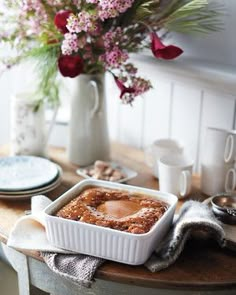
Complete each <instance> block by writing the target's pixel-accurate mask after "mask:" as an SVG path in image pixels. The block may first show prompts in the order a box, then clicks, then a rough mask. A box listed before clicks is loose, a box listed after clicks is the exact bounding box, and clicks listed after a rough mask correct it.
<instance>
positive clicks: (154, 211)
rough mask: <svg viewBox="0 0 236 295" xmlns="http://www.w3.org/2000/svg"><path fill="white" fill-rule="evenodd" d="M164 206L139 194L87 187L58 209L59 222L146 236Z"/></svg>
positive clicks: (166, 205)
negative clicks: (66, 221) (75, 222)
mask: <svg viewBox="0 0 236 295" xmlns="http://www.w3.org/2000/svg"><path fill="white" fill-rule="evenodd" d="M167 209H168V204H166V203H164V202H163V201H159V200H157V199H155V198H152V197H150V196H146V195H142V194H140V193H129V192H128V191H120V190H114V189H108V188H101V187H90V188H87V189H85V190H84V191H82V192H81V193H80V194H79V195H78V196H77V197H76V198H75V199H73V200H72V201H70V202H69V203H68V204H66V205H65V206H64V207H62V208H61V209H60V210H59V211H58V212H57V213H56V214H55V215H56V216H58V217H61V218H66V219H70V220H75V221H80V222H85V223H90V224H95V225H98V226H104V227H109V228H111V229H116V230H120V231H125V232H129V233H134V234H143V233H147V232H148V231H149V230H150V229H151V228H152V226H153V225H154V224H155V223H156V222H157V221H158V220H159V219H160V218H161V216H162V215H163V214H164V213H165V211H166V210H167Z"/></svg>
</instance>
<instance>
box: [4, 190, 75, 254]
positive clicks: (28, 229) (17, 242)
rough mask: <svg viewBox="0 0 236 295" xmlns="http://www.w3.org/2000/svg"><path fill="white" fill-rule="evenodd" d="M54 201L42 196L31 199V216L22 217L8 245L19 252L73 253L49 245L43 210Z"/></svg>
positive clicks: (12, 232)
mask: <svg viewBox="0 0 236 295" xmlns="http://www.w3.org/2000/svg"><path fill="white" fill-rule="evenodd" d="M51 202H52V201H51V200H50V199H48V198H47V197H45V196H43V195H40V196H35V197H32V198H31V214H30V215H26V216H23V217H21V218H20V219H19V220H18V221H17V222H16V224H15V225H14V227H13V229H12V231H11V233H10V236H9V238H8V242H7V245H8V246H9V247H13V248H16V249H19V250H22V249H24V250H36V251H47V252H56V253H71V252H68V251H65V250H62V249H59V248H56V247H54V246H52V245H50V244H49V242H48V240H47V237H46V232H45V227H44V226H45V220H44V213H43V210H44V209H45V208H46V207H47V206H48V205H49V204H50V203H51Z"/></svg>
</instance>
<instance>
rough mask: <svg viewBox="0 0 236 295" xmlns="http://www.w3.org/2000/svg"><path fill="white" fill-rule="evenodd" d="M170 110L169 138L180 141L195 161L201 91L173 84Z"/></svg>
mask: <svg viewBox="0 0 236 295" xmlns="http://www.w3.org/2000/svg"><path fill="white" fill-rule="evenodd" d="M173 93H174V94H173V104H172V110H171V114H170V115H171V134H170V135H171V137H172V138H176V139H178V140H180V141H181V142H182V143H183V145H184V146H185V148H186V152H187V153H188V154H189V155H190V156H191V157H192V158H193V159H194V160H195V161H196V159H197V152H198V148H197V147H198V130H199V120H200V117H201V116H200V111H201V90H200V89H198V88H191V87H189V86H188V87H187V86H183V85H178V84H175V87H174V92H173Z"/></svg>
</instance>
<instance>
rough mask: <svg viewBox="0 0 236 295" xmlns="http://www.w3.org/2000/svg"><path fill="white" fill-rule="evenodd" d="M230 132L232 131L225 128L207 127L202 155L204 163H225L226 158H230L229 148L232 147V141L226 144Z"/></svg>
mask: <svg viewBox="0 0 236 295" xmlns="http://www.w3.org/2000/svg"><path fill="white" fill-rule="evenodd" d="M229 134H230V131H228V130H225V129H220V128H214V127H208V128H207V129H206V136H205V140H204V150H203V152H202V155H201V156H202V163H204V165H209V166H210V165H218V166H219V165H224V163H225V158H226V159H228V158H230V156H231V155H230V154H229V152H230V151H228V150H230V149H231V145H230V142H229V143H228V145H227V144H226V143H227V138H228V136H229ZM228 141H230V140H228ZM228 146H229V147H228Z"/></svg>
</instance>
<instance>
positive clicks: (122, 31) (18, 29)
mask: <svg viewBox="0 0 236 295" xmlns="http://www.w3.org/2000/svg"><path fill="white" fill-rule="evenodd" d="M2 6H3V7H2V13H1V14H0V17H1V20H0V22H1V28H4V31H3V30H1V33H0V42H1V43H7V44H10V46H11V47H13V48H16V49H17V50H16V55H14V56H11V58H5V59H4V60H3V63H4V65H5V66H6V67H7V68H9V67H11V66H12V65H14V64H16V63H18V62H20V61H21V60H22V59H24V58H29V57H31V58H35V59H36V60H37V61H38V63H37V70H38V72H39V81H40V82H39V85H38V86H39V89H40V91H39V92H38V94H41V97H42V98H43V99H45V98H50V99H51V100H54V101H55V100H57V98H58V75H57V74H58V72H60V73H61V74H62V76H65V77H71V78H73V77H76V76H78V75H80V74H81V73H83V74H99V73H104V72H105V71H109V72H110V73H111V74H112V75H113V77H114V80H115V82H116V85H117V87H118V88H119V89H120V99H121V101H122V102H124V103H129V104H131V103H132V102H133V100H134V98H135V97H136V96H139V95H141V94H143V93H144V92H146V91H147V90H149V89H150V88H151V83H150V81H147V80H145V79H143V78H142V77H139V76H138V73H137V68H136V67H135V66H134V65H133V64H132V63H131V62H130V61H129V54H130V53H134V52H138V51H141V50H143V49H145V48H148V49H150V50H151V52H152V54H153V55H154V57H155V58H158V59H166V60H169V59H174V58H177V57H178V56H180V55H181V54H182V53H183V50H182V49H181V48H179V47H177V46H174V45H170V44H168V45H167V44H166V43H165V41H163V39H162V38H161V37H163V36H164V35H165V34H166V33H167V32H169V31H177V32H183V33H190V32H201V33H207V32H210V31H216V30H219V29H220V26H221V24H220V22H219V18H218V17H219V15H220V14H221V8H220V7H217V6H216V5H213V6H210V5H209V3H208V1H207V0H70V1H69V0H63V1H60V0H47V1H44V0H14V1H11V0H6V1H4V4H3V5H2ZM160 30H161V31H162V34H160ZM163 32H164V33H163Z"/></svg>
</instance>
